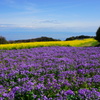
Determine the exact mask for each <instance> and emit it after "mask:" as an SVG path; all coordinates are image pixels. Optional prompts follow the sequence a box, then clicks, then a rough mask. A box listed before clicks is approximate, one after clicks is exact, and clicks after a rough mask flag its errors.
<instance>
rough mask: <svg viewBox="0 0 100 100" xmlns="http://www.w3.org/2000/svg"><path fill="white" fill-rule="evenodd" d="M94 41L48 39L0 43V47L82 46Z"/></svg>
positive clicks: (91, 39)
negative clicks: (44, 40) (45, 40)
mask: <svg viewBox="0 0 100 100" xmlns="http://www.w3.org/2000/svg"><path fill="white" fill-rule="evenodd" d="M95 43H97V41H96V40H95V39H93V38H90V39H83V40H73V41H48V42H28V43H15V44H0V49H5V50H11V49H24V48H35V47H49V46H73V47H82V46H92V45H93V44H95ZM86 44H89V45H86Z"/></svg>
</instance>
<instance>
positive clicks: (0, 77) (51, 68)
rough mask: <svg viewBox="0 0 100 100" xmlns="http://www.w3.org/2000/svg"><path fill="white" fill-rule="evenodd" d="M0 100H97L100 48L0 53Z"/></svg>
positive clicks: (5, 51)
mask: <svg viewBox="0 0 100 100" xmlns="http://www.w3.org/2000/svg"><path fill="white" fill-rule="evenodd" d="M0 100H100V47H38V48H31V49H20V50H0Z"/></svg>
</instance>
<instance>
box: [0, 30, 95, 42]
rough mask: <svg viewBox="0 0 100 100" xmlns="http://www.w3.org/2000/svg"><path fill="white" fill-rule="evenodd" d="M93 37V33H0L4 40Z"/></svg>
mask: <svg viewBox="0 0 100 100" xmlns="http://www.w3.org/2000/svg"><path fill="white" fill-rule="evenodd" d="M79 35H86V36H95V35H96V33H95V32H49V31H47V32H43V31H42V32H34V31H0V36H3V37H5V38H6V40H8V41H9V40H21V39H23V40H24V39H33V38H39V37H50V38H54V39H60V40H66V38H69V37H72V36H79Z"/></svg>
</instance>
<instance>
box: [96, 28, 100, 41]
mask: <svg viewBox="0 0 100 100" xmlns="http://www.w3.org/2000/svg"><path fill="white" fill-rule="evenodd" d="M95 39H96V40H97V41H98V42H100V27H99V28H98V30H97V32H96V37H95Z"/></svg>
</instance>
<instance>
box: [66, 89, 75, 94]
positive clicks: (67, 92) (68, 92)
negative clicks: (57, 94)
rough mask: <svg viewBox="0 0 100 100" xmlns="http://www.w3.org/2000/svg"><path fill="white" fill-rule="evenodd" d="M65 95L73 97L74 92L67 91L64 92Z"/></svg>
mask: <svg viewBox="0 0 100 100" xmlns="http://www.w3.org/2000/svg"><path fill="white" fill-rule="evenodd" d="M65 94H66V95H74V92H73V91H72V90H67V91H65Z"/></svg>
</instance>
